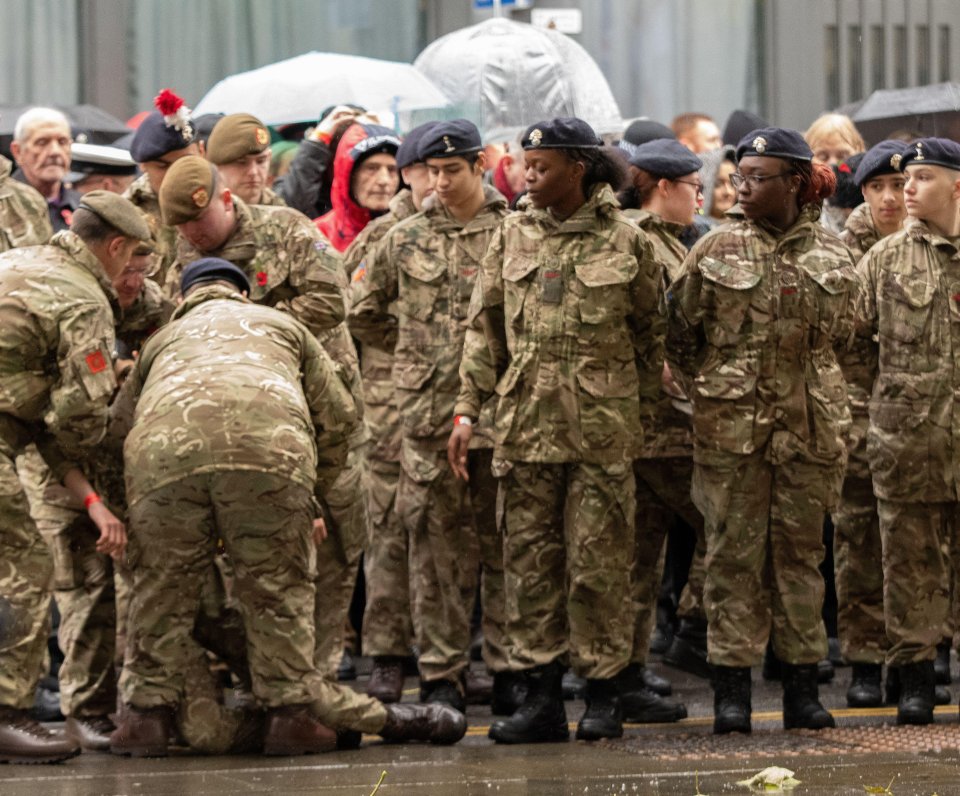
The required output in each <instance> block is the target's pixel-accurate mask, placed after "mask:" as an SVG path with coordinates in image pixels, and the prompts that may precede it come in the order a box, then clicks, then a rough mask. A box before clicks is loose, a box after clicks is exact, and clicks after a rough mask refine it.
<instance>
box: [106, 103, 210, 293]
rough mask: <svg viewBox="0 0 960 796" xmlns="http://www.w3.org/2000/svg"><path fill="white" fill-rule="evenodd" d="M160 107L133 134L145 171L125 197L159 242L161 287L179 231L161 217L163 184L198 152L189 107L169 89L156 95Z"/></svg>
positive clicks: (133, 147) (155, 273)
mask: <svg viewBox="0 0 960 796" xmlns="http://www.w3.org/2000/svg"><path fill="white" fill-rule="evenodd" d="M153 102H154V105H155V106H156V107H157V110H155V111H151V112H150V113H149V114H147V116H146V117H144V119H143V121H142V122H141V123H140V126H139V127H138V128H137V130H136V132H135V133H134V134H133V141H132V142H131V143H130V156H131V157H132V158H133V159H134V160H135V161H136V163H137V165H138V166H139V167H140V169H141V170H142V171H143V174H142V176H140V177H138V178H137V179H136V180H135V181H134V183H133V185H131V186H130V187H129V188H128V189H127V190H126V192H124V194H123V195H124V196H125V197H126V198H127V199H129V200H130V201H131V202H133V203H134V204H135V205H136V206H137V207H139V208H140V210H141V212H143V214H144V215H146V217H147V222H148V223H149V224H150V231H151V232H152V233H153V238H154V241H155V242H156V255H155V258H156V267H155V268H154V270H153V272H152V273H151V276H152V277H153V279H154V280H155V281H156V282H157V283H158V284H160V285H161V286H162V285H163V284H164V283H165V281H166V275H167V270H168V269H169V268H170V266H171V265H172V264H173V261H174V260H175V259H176V254H177V231H176V230H175V229H174V228H173V227H171V226H170V225H169V224H165V223H164V222H163V219H162V218H161V216H160V200H159V195H160V186H161V185H162V184H163V180H164V177H166V174H167V170H168V169H169V168H170V166H172V165H173V164H174V163H175V162H176V161H178V160H179V159H180V158H183V157H186V156H188V155H199V154H200V148H199V145H198V143H197V140H196V137H197V136H196V129H195V128H194V126H193V121H192V120H191V119H190V109H189V108H187V106H186V105H184V104H183V100H182V99H180V97H178V96H177V95H176V94H174V93H173V92H172V91H170V90H169V89H164V90H163V91H162V92H160V94H158V95H157V96H156V97H154V100H153Z"/></svg>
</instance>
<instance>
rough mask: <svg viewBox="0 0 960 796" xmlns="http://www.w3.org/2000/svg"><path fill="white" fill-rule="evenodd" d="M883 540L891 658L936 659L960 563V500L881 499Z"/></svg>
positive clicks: (899, 662) (896, 662) (893, 662)
mask: <svg viewBox="0 0 960 796" xmlns="http://www.w3.org/2000/svg"><path fill="white" fill-rule="evenodd" d="M877 513H878V515H879V517H880V539H881V541H882V543H883V612H884V619H885V621H886V630H887V639H888V640H889V643H890V647H889V649H888V650H887V655H886V662H887V664H888V665H890V666H903V665H904V664H908V663H915V662H918V661H926V660H933V658H934V657H936V646H937V644H939V643H940V641H941V639H942V638H943V635H944V627H945V626H946V625H947V622H948V619H949V618H950V613H951V608H952V600H951V593H950V583H951V571H953V570H956V568H957V566H958V558H960V555H958V539H957V527H958V517H960V503H900V502H894V501H889V500H883V499H877Z"/></svg>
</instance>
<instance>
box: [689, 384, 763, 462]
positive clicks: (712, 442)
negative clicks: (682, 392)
mask: <svg viewBox="0 0 960 796" xmlns="http://www.w3.org/2000/svg"><path fill="white" fill-rule="evenodd" d="M756 388H757V377H756V374H753V373H723V372H720V370H719V369H718V370H714V371H712V372H710V373H707V374H701V375H699V376H697V378H696V379H695V381H694V396H693V433H694V436H695V437H696V438H697V440H698V441H699V442H701V443H702V444H703V445H704V446H706V447H707V448H712V449H714V450H720V451H726V452H728V453H752V452H753V451H754V450H755V445H754V433H753V431H754V421H755V415H756Z"/></svg>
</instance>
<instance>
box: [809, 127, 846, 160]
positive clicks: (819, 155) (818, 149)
mask: <svg viewBox="0 0 960 796" xmlns="http://www.w3.org/2000/svg"><path fill="white" fill-rule="evenodd" d="M810 149H812V150H813V162H814V163H823V164H824V165H827V166H837V165H839V164H840V163H843V161H845V160H846V159H847V158H848V157H850V156H851V155H856V154H857V152H856V150H855V149H854V148H853V146H851V145H850V143H849V142H848V141H847V140H846V139H845V138H844V137H843V136H841V135H840V134H839V133H828V134H827V135H825V136H823V138H820V139H819V140H817V141H814V142H813V143H812V144H811V145H810Z"/></svg>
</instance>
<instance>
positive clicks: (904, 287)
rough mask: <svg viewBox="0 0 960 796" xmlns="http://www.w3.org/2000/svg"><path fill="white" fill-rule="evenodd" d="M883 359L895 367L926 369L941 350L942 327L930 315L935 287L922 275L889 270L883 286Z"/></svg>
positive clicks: (881, 330) (891, 366)
mask: <svg viewBox="0 0 960 796" xmlns="http://www.w3.org/2000/svg"><path fill="white" fill-rule="evenodd" d="M880 290H881V301H880V307H879V310H880V317H879V321H878V324H877V329H878V335H879V338H880V360H881V362H882V364H883V365H884V366H885V367H886V368H888V369H893V370H915V369H920V370H927V369H929V368H930V367H931V366H932V365H933V364H934V363H933V361H932V360H933V359H934V358H935V356H936V355H935V353H933V352H936V351H938V350H939V347H940V345H939V343H940V341H939V327H938V325H937V321H936V319H935V318H933V317H931V316H932V313H931V309H932V307H933V297H934V293H935V292H936V286H935V285H933V284H931V283H930V282H928V281H927V280H926V279H925V278H923V277H917V276H908V275H906V274H898V273H888V274H886V276H885V279H884V283H883V285H882V287H881V289H880Z"/></svg>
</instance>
